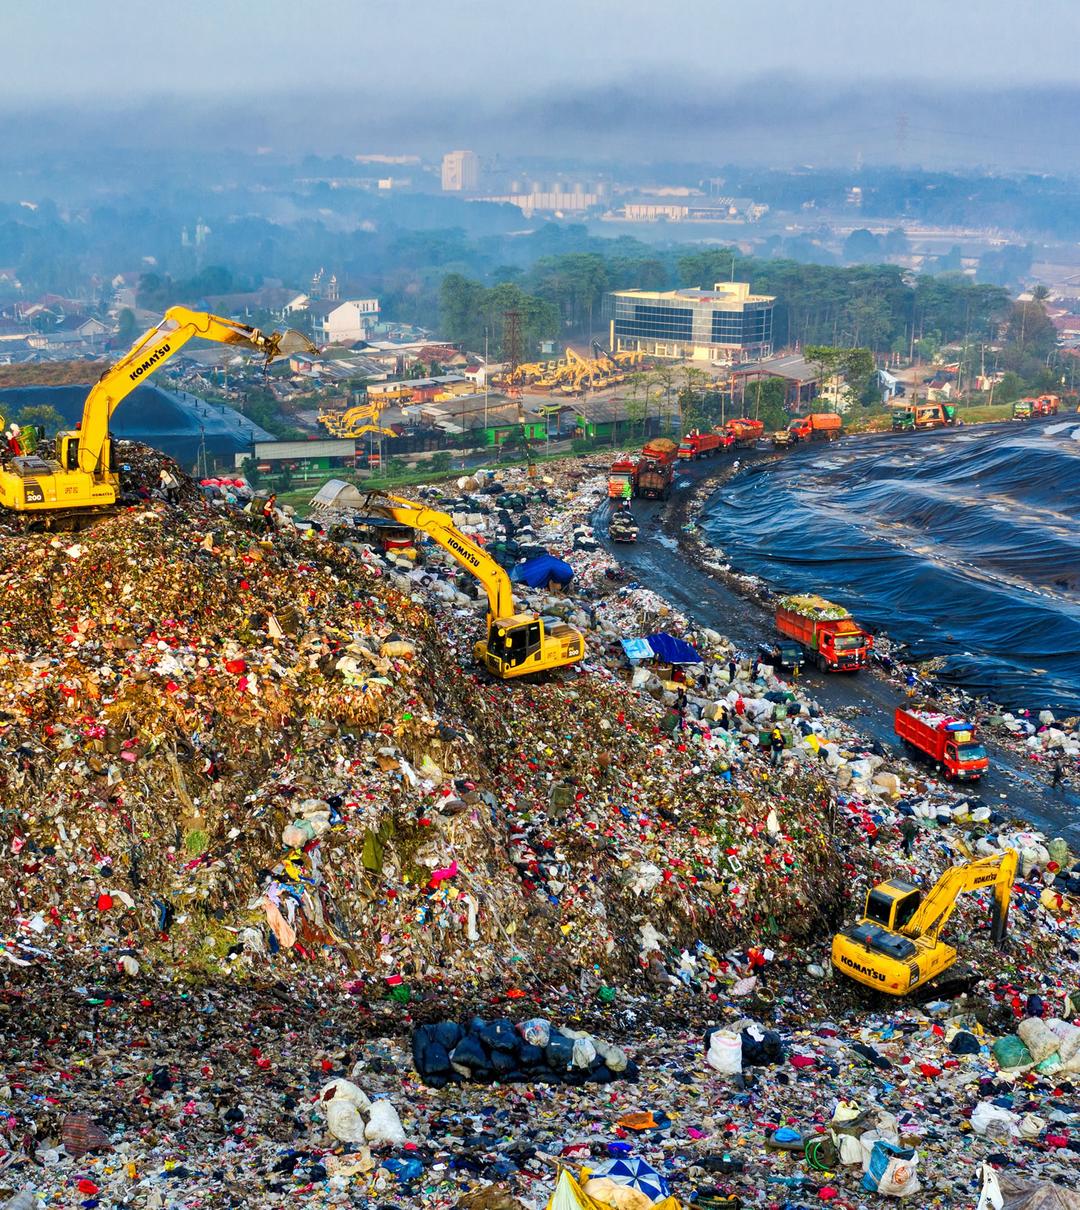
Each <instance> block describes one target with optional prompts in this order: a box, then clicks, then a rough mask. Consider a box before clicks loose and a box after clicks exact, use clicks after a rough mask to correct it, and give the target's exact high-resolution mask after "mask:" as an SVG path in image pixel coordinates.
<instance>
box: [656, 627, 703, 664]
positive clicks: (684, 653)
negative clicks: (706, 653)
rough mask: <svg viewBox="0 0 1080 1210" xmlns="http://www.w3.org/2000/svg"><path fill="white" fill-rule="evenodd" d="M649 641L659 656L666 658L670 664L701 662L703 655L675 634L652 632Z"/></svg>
mask: <svg viewBox="0 0 1080 1210" xmlns="http://www.w3.org/2000/svg"><path fill="white" fill-rule="evenodd" d="M648 642H649V646H650V647H651V648H652V649H653V651H654V652H656V655H657V657H658V658H659V659H661V660H666V661H667V663H669V664H700V663H701V656H700V655H698V653H697V650H696V649H695V648H694V647H692V646H691V645H690V644H689V643H687V642H684V641H683V640H682V639H677V638H675V637H674V636H673V635H670V634H664V633H663V631H661V632H660V633H659V634H650V635H649V638H648Z"/></svg>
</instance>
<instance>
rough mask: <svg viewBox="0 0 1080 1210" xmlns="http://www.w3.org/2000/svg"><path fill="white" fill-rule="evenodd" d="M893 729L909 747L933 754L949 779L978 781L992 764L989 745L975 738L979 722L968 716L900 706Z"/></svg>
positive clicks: (931, 756) (926, 754) (909, 748)
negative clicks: (987, 749) (907, 708)
mask: <svg viewBox="0 0 1080 1210" xmlns="http://www.w3.org/2000/svg"><path fill="white" fill-rule="evenodd" d="M893 730H894V731H895V732H896V734H897V735H898V736H899V737H900V738H901V739H902V740H903V741H904V744H905V746H906V747H907V748H908V750H909V751H912V752H918V753H920V754H921V755H922V756H924V757H929V758H930V760H932V761H933V762H934V764H935V765H937V767H938V768H939V769H940V770H941V771H942V773H943V774H944V775H945V780H946V781H978V780H979V778H980V777H982V775H983V774H984V773H985V772H986V770H987V769H988V768H989V767H990V758H989V757H988V756H987V754H986V749H985V748H984V747H983V746H982V744H980V743H979V742H978V740H977V739H976V738H975V724H974V723H969V722H967V720H966V719H960V718H955V717H953V716H951V715H947V714H937V713H933V712H931V711H928V710H905V709H904V708H903V707H899V706H898V707H897V710H896V716H895V718H894V719H893Z"/></svg>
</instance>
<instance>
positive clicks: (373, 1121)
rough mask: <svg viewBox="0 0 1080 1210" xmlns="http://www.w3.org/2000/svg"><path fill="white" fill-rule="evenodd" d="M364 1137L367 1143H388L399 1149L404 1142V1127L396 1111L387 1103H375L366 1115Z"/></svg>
mask: <svg viewBox="0 0 1080 1210" xmlns="http://www.w3.org/2000/svg"><path fill="white" fill-rule="evenodd" d="M364 1137H365V1138H366V1139H367V1141H368V1142H369V1143H389V1144H391V1145H392V1146H394V1147H400V1146H402V1144H403V1143H404V1142H405V1127H404V1126H402V1124H401V1118H400V1117H399V1116H398V1111H397V1110H396V1109H395V1108H394V1106H393V1105H391V1103H390V1102H389V1101H385V1100H384V1101H375V1102H374V1103H373V1104H372V1106H371V1110H370V1112H369V1113H368V1124H367V1127H366V1129H365V1130H364Z"/></svg>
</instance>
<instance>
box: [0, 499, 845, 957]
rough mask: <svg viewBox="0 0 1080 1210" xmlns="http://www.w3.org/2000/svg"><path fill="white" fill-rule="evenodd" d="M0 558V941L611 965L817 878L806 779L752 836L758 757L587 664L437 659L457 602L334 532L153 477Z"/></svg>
mask: <svg viewBox="0 0 1080 1210" xmlns="http://www.w3.org/2000/svg"><path fill="white" fill-rule="evenodd" d="M0 557H2V567H3V571H2V572H0V592H2V593H3V600H4V603H5V604H4V610H3V615H2V620H0V637H2V642H3V650H2V652H0V712H2V713H0V755H2V759H3V774H2V778H3V780H2V782H0V787H2V790H0V792H2V802H3V807H4V811H3V817H2V822H0V849H2V856H0V908H2V912H3V920H4V934H5V935H8V936H10V937H11V941H10V945H11V947H13V948H12V950H11V952H12V953H13V954H14V953H16V952H17V951H18V950H19V948H20V947H24V948H25V949H26V951H27V953H28V954H30V955H31V956H32V957H33V960H40V959H41V958H42V956H43V955H51V956H54V957H64V956H65V955H66V954H67V953H68V952H69V950H70V948H71V946H72V943H73V942H75V943H76V948H77V947H78V945H98V946H102V945H113V946H119V947H120V948H121V949H123V950H124V951H125V954H126V957H127V959H128V960H129V965H131V964H132V963H134V964H135V965H138V964H139V963H141V962H144V961H146V960H147V959H148V958H149V960H150V961H151V964H153V962H154V960H155V959H154V957H153V952H154V951H155V950H161V951H163V956H164V955H167V958H168V961H169V963H170V964H177V963H178V964H180V965H182V966H183V965H192V966H194V967H195V968H197V969H200V970H217V971H226V970H229V969H230V968H231V967H232V966H233V965H234V964H235V963H236V961H237V960H238V959H239V958H241V957H243V958H244V959H245V965H246V966H252V967H255V968H258V967H259V966H260V964H263V963H265V962H266V961H267V960H268V959H270V958H272V957H273V956H274V955H276V954H277V953H278V952H279V951H285V952H286V954H287V956H288V957H289V959H290V960H297V961H300V962H316V963H319V962H322V963H329V964H331V965H332V966H334V967H336V968H337V969H348V970H351V971H359V972H365V973H368V974H374V975H377V976H380V977H389V978H391V979H392V978H395V977H396V978H397V979H399V980H402V979H404V980H407V979H408V977H409V976H430V975H433V974H436V973H438V974H439V975H440V976H449V977H451V978H453V977H455V976H462V977H464V978H466V979H472V980H476V979H478V978H479V977H480V973H481V972H483V971H487V972H489V973H491V974H493V975H495V974H498V975H499V976H501V975H504V974H511V973H514V972H515V971H516V970H522V972H523V977H526V976H527V977H536V969H535V967H534V964H533V963H532V962H526V961H525V959H526V958H532V957H538V956H539V955H543V956H544V957H543V964H544V967H545V971H546V974H547V975H548V976H549V977H550V976H552V975H553V974H554V973H555V972H556V971H557V970H559V969H560V968H561V969H563V970H564V971H573V970H576V969H578V968H579V967H580V966H581V964H582V963H586V964H589V965H591V964H593V963H599V964H601V965H602V966H603V967H604V968H605V969H609V970H613V971H619V972H621V973H622V974H627V973H631V972H632V971H633V970H634V969H636V968H638V967H639V963H638V953H639V950H641V949H642V942H641V932H640V930H641V929H642V928H643V927H645V928H646V934H645V935H646V936H652V935H654V934H655V935H656V936H664V937H665V939H670V940H671V942H672V944H674V943H677V942H679V941H685V943H687V944H690V945H692V944H693V943H694V942H695V941H698V940H701V939H704V940H706V941H709V940H711V941H714V942H718V943H719V942H721V941H723V940H725V939H732V938H737V937H738V935H739V932H740V929H741V928H742V926H744V925H746V924H747V923H750V922H754V928H755V929H756V928H757V923H756V921H757V920H759V919H761V918H762V917H760V916H759V915H758V913H759V912H766V913H767V914H768V917H769V919H770V922H771V925H772V926H773V927H788V926H790V927H791V928H793V929H796V930H802V931H805V930H807V929H808V928H809V927H810V926H811V924H812V923H813V920H814V919H815V916H816V914H817V911H818V909H819V908H820V907H822V905H823V903H824V902H825V901H826V900H827V898H828V896H827V894H826V893H825V890H824V889H823V888H828V887H829V886H830V885H835V884H834V883H833V884H830V881H829V871H830V868H831V857H830V853H829V850H828V846H827V845H826V844H825V842H824V837H823V836H822V835H821V833H820V830H819V829H818V827H817V825H816V823H815V822H813V817H814V816H816V814H817V813H818V812H819V810H820V808H821V807H822V805H823V804H824V801H825V798H826V797H827V791H826V789H825V787H824V785H823V783H822V782H821V781H820V779H818V780H817V781H816V782H815V781H813V780H812V779H811V780H809V781H808V783H807V785H806V786H805V787H802V788H801V790H799V789H798V788H797V787H794V786H793V787H790V788H789V790H788V796H789V800H790V809H789V810H787V811H786V818H785V832H784V834H783V835H781V834H780V831H779V829H778V828H776V827H774V828H773V830H772V831H767V830H766V816H767V815H768V811H769V809H770V807H769V805H768V802H767V800H766V799H765V798H763V797H760V796H759V795H758V794H757V793H756V790H755V786H754V782H753V781H751V782H749V783H748V784H747V785H745V786H743V787H733V786H732V785H731V784H730V782H729V781H725V780H724V779H723V778H720V777H713V778H703V777H701V776H700V765H699V764H698V763H697V762H698V761H699V759H700V754H699V753H697V752H695V751H694V750H693V748H692V746H690V745H680V744H673V743H672V742H671V740H670V735H669V734H668V735H665V734H664V733H662V732H661V730H660V728H659V727H658V725H657V717H656V711H655V706H654V703H653V702H652V700H651V699H650V698H647V697H646V698H644V699H643V700H639V697H638V695H637V694H631V693H628V692H627V690H626V687H625V686H624V685H623V684H622V683H621V682H618V681H615V680H613V679H612V678H610V677H609V676H605V675H603V674H602V672H601V671H600V670H597V671H596V672H594V673H592V674H586V675H584V676H582V677H581V678H579V679H572V680H569V681H566V682H550V683H546V684H539V685H534V686H513V687H507V686H503V685H498V684H492V683H490V682H489V681H486V680H484V679H482V678H481V677H480V675H479V673H478V672H477V671H476V670H475V669H467V670H466V671H465V672H464V673H463V672H462V671H461V670H459V669H458V668H457V666H456V663H457V661H458V659H463V660H467V659H468V657H467V656H465V655H464V651H465V650H466V649H467V647H468V644H469V642H471V640H472V638H473V637H475V634H476V633H479V627H480V625H481V622H480V619H479V617H475V616H474V613H472V612H470V613H465V614H464V616H463V617H462V616H457V615H456V614H454V613H451V612H450V611H442V612H440V614H439V625H441V626H442V627H444V628H446V629H447V630H448V634H447V636H446V641H444V640H443V638H442V637H441V636H440V634H439V633H438V628H437V626H436V623H435V621H434V619H433V614H432V612H431V611H429V609H428V607H427V606H426V604H425V603H424V598H423V597H422V596H421V595H420V594H415V595H406V594H405V593H404V592H402V591H401V590H400V589H399V588H396V587H393V586H392V585H391V583H390V582H389V579H388V577H387V576H386V575H385V574H384V571H385V568H384V567H381V566H377V565H375V561H373V560H369V561H368V562H365V561H364V559H363V558H362V557H360V556H358V555H357V554H355V553H353V552H352V551H349V550H346V549H344V548H343V547H342V546H340V545H338V544H336V543H334V542H330V541H324V540H322V539H319V538H311V537H309V538H307V539H305V538H303V537H301V536H299V535H295V534H288V533H280V532H279V533H275V534H273V535H272V537H271V538H269V539H268V537H267V535H265V534H264V533H262V532H261V530H260V528H259V521H258V519H257V518H254V517H251V516H249V515H247V514H244V513H240V512H238V511H236V510H217V511H211V510H209V509H207V508H205V507H199V506H197V505H192V506H190V507H185V508H173V507H167V506H165V505H163V504H160V503H154V504H152V505H149V506H147V507H144V508H138V509H134V510H128V511H125V512H123V513H121V514H119V515H117V516H115V517H112V518H110V519H107V520H105V521H103V522H102V523H100V524H98V525H96V526H95V527H93V528H91V529H89V530H87V531H85V532H84V533H81V534H79V535H63V536H50V535H34V534H32V535H25V534H14V535H8V536H4V537H2V538H0ZM455 642H456V643H457V644H458V645H459V646H460V648H461V649H462V650H461V651H456V650H455V648H454V646H453V644H454V643H455ZM598 740H600V741H602V742H600V743H598V742H597V741H598ZM760 776H761V777H763V778H765V777H767V774H766V773H764V771H762V773H761V775H760ZM760 785H761V788H762V789H764V788H765V783H764V781H762V782H760ZM800 793H801V794H802V795H803V798H802V799H800V797H799V794H800ZM801 801H805V803H806V805H805V808H799V807H798V804H799V803H800V802H801ZM800 810H802V813H801V814H800ZM763 834H764V835H766V836H768V840H769V844H768V846H767V847H768V849H769V852H768V853H767V854H766V856H765V861H764V862H760V863H759V862H753V863H750V862H745V861H744V862H743V863H740V862H739V860H738V854H740V853H741V854H742V855H743V857H744V858H745V857H746V852H744V847H746V848H748V849H749V850H753V849H756V848H757V846H758V843H759V842H758V840H757V837H758V836H760V835H763ZM762 905H767V906H762ZM646 948H647V947H646ZM23 957H24V959H25V958H26V954H24V955H23Z"/></svg>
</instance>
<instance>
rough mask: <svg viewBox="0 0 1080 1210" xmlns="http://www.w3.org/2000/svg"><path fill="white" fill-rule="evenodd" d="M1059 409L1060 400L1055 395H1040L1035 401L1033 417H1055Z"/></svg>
mask: <svg viewBox="0 0 1080 1210" xmlns="http://www.w3.org/2000/svg"><path fill="white" fill-rule="evenodd" d="M1060 407H1061V400H1060V398H1059V397H1058V396H1057V395H1040V396H1039V398H1038V399H1036V400H1035V415H1036V416H1056V415H1057V414H1058V408H1060Z"/></svg>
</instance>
